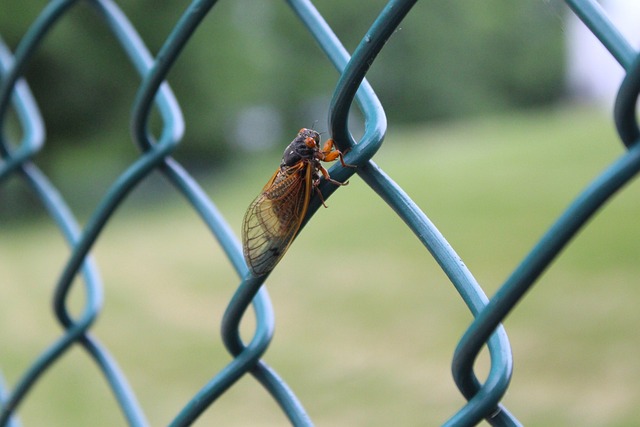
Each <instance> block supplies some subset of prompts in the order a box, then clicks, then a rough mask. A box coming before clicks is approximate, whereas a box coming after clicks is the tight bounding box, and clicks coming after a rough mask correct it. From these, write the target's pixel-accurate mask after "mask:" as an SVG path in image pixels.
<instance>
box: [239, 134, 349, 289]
mask: <svg viewBox="0 0 640 427" xmlns="http://www.w3.org/2000/svg"><path fill="white" fill-rule="evenodd" d="M319 143H320V134H319V133H318V132H316V131H314V130H311V129H306V128H302V129H300V131H299V132H298V135H297V136H296V137H295V138H294V140H293V141H292V142H291V143H290V144H289V145H288V146H287V148H286V149H285V150H284V154H283V155H282V161H281V162H280V167H279V168H278V170H276V172H275V173H274V174H273V176H272V177H271V179H270V180H269V181H268V182H267V184H266V185H265V186H264V188H263V189H262V192H261V193H260V194H259V195H258V197H256V199H255V200H254V201H253V202H252V203H251V204H250V205H249V208H248V209H247V212H246V214H245V216H244V221H243V223H242V243H243V245H242V249H243V252H244V258H245V261H246V262H247V265H248V266H249V269H250V270H251V273H252V274H253V275H255V276H261V275H264V274H266V273H268V272H270V271H271V270H273V268H274V267H275V266H276V264H277V263H278V262H279V261H280V259H281V258H282V256H283V255H284V253H285V252H286V251H287V249H289V246H290V245H291V242H293V239H294V238H295V236H296V234H297V233H298V230H300V225H301V224H302V221H303V220H304V217H305V215H306V213H307V208H308V207H309V201H310V200H311V196H312V193H313V192H316V194H318V196H319V197H320V200H321V201H322V204H323V205H324V206H325V207H326V205H325V204H324V199H323V197H322V194H321V193H320V190H319V189H318V185H319V183H320V176H322V177H324V178H325V179H326V180H327V181H329V182H331V183H333V184H335V185H347V184H348V183H349V182H348V181H347V182H340V181H336V180H334V179H332V178H331V177H330V176H329V172H328V171H327V170H326V169H325V168H324V167H323V166H322V164H321V163H320V162H321V161H324V162H332V161H335V160H337V159H340V163H341V164H342V165H343V166H345V167H354V166H352V165H348V164H346V163H345V162H344V158H343V155H342V153H341V152H340V151H339V150H337V149H335V147H334V142H333V139H329V140H327V142H326V143H325V145H324V146H323V147H322V149H320V148H319Z"/></svg>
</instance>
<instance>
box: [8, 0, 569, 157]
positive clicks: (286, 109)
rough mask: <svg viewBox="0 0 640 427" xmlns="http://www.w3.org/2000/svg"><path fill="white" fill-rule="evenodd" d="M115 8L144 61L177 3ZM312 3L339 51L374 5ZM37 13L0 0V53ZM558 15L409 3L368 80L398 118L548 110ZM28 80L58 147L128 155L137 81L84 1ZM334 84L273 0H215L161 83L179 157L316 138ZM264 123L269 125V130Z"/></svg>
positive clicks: (510, 5) (531, 9)
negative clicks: (310, 134) (304, 134)
mask: <svg viewBox="0 0 640 427" xmlns="http://www.w3.org/2000/svg"><path fill="white" fill-rule="evenodd" d="M120 3H121V7H122V8H123V9H124V11H125V12H126V13H127V15H128V16H129V18H130V19H131V21H132V22H133V24H134V25H135V26H136V28H137V29H138V30H139V32H140V34H141V35H142V37H143V39H144V40H145V41H146V43H147V45H148V47H149V48H150V50H151V51H152V52H157V50H158V49H159V48H160V46H161V45H162V43H163V41H164V40H165V39H166V37H167V35H168V33H169V32H170V31H171V29H172V27H173V25H174V24H175V22H176V21H177V20H178V19H179V16H180V14H181V13H182V12H183V11H184V9H185V8H186V7H187V5H188V4H189V2H188V1H187V0H181V1H177V2H163V3H161V4H159V3H158V2H156V1H153V0H138V1H135V2H120ZM316 3H317V7H318V8H319V10H320V12H321V13H322V14H323V15H324V16H325V18H326V19H327V21H328V22H329V24H330V25H331V26H332V27H333V28H334V30H335V31H336V33H337V34H338V36H339V37H340V38H341V39H342V40H343V42H344V43H345V46H346V47H347V49H349V50H350V51H352V50H353V49H354V48H355V46H356V45H357V43H358V41H359V39H360V38H361V37H362V35H363V34H364V32H365V31H366V29H367V28H368V26H369V25H370V24H371V23H372V22H373V20H374V19H375V16H376V15H377V13H378V12H379V11H380V9H381V8H382V7H383V5H384V4H385V2H384V1H382V0H371V1H369V2H366V3H362V2H353V1H351V2H345V1H344V0H323V1H317V2H316ZM44 4H45V3H44V2H33V1H25V0H0V35H1V36H2V37H3V38H4V39H5V40H6V41H7V42H8V44H9V45H10V47H11V48H15V46H16V45H17V43H18V42H19V40H20V37H21V36H22V35H23V34H24V32H25V31H26V29H27V28H28V25H29V24H30V23H31V22H32V21H33V19H34V18H35V17H36V16H37V13H38V12H39V10H40V9H41V8H42V7H43V6H44ZM363 5H364V7H363ZM557 8H558V7H557V5H556V4H555V3H553V2H550V1H545V2H513V1H511V0H489V1H484V2H469V1H423V2H419V3H418V4H417V5H416V6H415V8H414V10H413V11H412V12H411V13H410V14H409V16H408V17H407V19H406V20H405V22H404V23H403V24H402V26H401V29H399V30H398V31H397V32H396V33H395V34H394V36H393V37H392V38H391V39H390V40H389V44H388V46H387V47H386V48H385V49H384V50H383V51H382V54H381V56H380V58H379V60H377V61H376V62H375V64H374V65H373V67H372V69H371V72H370V74H369V81H370V82H371V84H372V85H373V87H374V89H376V91H377V93H378V94H379V96H380V98H381V100H382V101H383V105H384V106H385V108H386V112H387V114H388V116H389V117H390V119H392V120H394V121H395V122H396V123H405V122H414V121H423V120H433V119H439V118H450V117H457V116H461V115H466V114H477V113H480V112H491V111H496V110H504V109H508V108H520V107H528V106H533V105H544V104H547V103H550V102H554V101H555V100H557V99H558V98H559V97H560V96H561V95H562V85H563V69H562V68H563V63H564V60H563V40H562V26H561V25H560V21H559V19H558V16H559V12H558V10H557ZM27 78H28V80H29V83H30V85H31V87H32V89H33V91H34V93H35V96H36V99H37V100H38V101H39V103H40V107H41V109H42V112H43V115H44V117H45V121H46V124H47V131H48V135H49V136H50V137H51V138H52V140H56V144H58V140H59V141H60V143H63V144H67V145H78V144H87V143H90V142H91V140H95V141H99V142H104V143H106V142H107V141H109V140H112V141H113V140H121V141H122V143H117V142H109V143H108V147H109V148H108V149H110V150H114V151H115V152H116V153H117V152H119V150H131V149H132V145H131V144H130V143H129V142H128V132H129V130H128V120H129V114H130V110H131V103H132V101H133V98H134V94H135V91H136V89H137V86H138V84H139V81H140V79H139V77H138V76H137V75H136V74H135V71H134V70H133V67H132V66H131V65H130V64H128V62H127V60H126V58H125V56H124V54H123V53H122V52H121V50H120V48H119V46H118V45H117V43H116V42H115V40H114V39H113V37H112V36H111V35H110V33H109V32H108V29H107V28H106V26H105V25H104V24H103V23H102V22H101V21H100V20H99V19H98V18H97V16H96V15H95V11H93V10H92V8H91V6H90V5H89V2H79V3H78V5H77V6H75V7H74V8H73V10H72V11H71V12H70V13H69V14H68V15H67V16H64V17H63V19H62V20H61V21H60V23H59V25H58V26H57V27H56V29H55V30H54V32H53V33H52V34H51V36H50V37H48V38H47V39H46V40H45V43H44V45H43V46H42V48H41V49H40V51H39V52H38V54H37V55H36V56H35V57H34V59H33V62H32V63H31V64H30V66H29V68H28V70H27ZM337 78H338V74H337V73H336V72H335V71H334V70H333V66H332V65H331V64H329V63H328V61H326V60H325V57H324V56H323V55H322V54H321V53H320V51H319V49H318V47H317V46H316V45H315V43H314V42H313V40H312V38H311V36H310V35H309V34H308V33H307V32H306V31H305V29H304V28H303V27H302V26H301V25H300V23H299V21H298V20H297V18H296V17H295V16H294V14H293V13H292V12H291V11H290V10H289V9H288V7H287V6H286V4H285V2H283V1H266V0H234V1H221V2H219V4H217V5H216V6H215V7H214V8H213V10H212V13H211V14H210V16H209V17H208V18H207V20H206V21H205V22H204V24H203V25H202V27H201V28H199V29H198V31H197V32H196V34H195V36H194V38H193V39H192V40H191V42H190V43H189V45H188V46H187V48H186V49H185V51H184V52H183V53H182V55H181V57H180V58H179V61H178V63H177V64H176V66H175V68H174V69H173V70H172V72H171V74H170V76H169V82H170V84H171V86H172V88H173V89H174V91H175V92H176V95H177V97H178V100H179V101H180V103H181V106H182V108H183V112H184V114H185V118H186V123H187V133H186V136H185V143H184V144H183V145H182V146H181V147H180V148H179V155H181V156H184V157H183V158H184V159H185V160H194V161H195V160H196V159H198V158H202V155H201V154H202V153H203V152H207V153H208V154H207V157H208V161H210V159H212V158H214V159H224V158H225V156H226V155H227V154H228V152H229V151H230V148H231V147H233V144H235V143H236V142H237V139H238V138H242V139H247V138H250V136H248V135H254V138H257V139H259V141H258V140H256V141H243V142H246V143H245V144H242V145H243V146H246V147H260V146H268V145H269V144H270V143H271V142H278V144H279V145H280V146H281V145H282V144H283V142H282V138H284V139H285V140H287V139H289V137H290V135H291V134H292V132H294V133H295V130H297V129H298V128H299V127H301V126H311V125H313V123H314V122H316V121H317V123H318V124H317V126H318V127H319V129H320V130H325V129H326V122H325V121H326V113H325V112H326V108H327V104H328V101H329V99H330V98H331V95H332V93H331V91H332V88H333V87H334V85H335V82H336V81H337ZM252 122H253V123H252ZM269 123H272V124H274V123H275V124H274V125H273V126H269V127H268V128H269V131H268V132H267V131H265V128H266V127H267V126H266V124H269ZM280 128H281V129H280ZM282 129H285V130H284V131H283V130H282ZM291 129H294V130H293V131H292V130H291ZM97 135H99V136H97ZM89 139H91V140H89ZM104 145H106V144H102V148H101V149H106V147H104Z"/></svg>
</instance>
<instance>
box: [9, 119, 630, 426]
mask: <svg viewBox="0 0 640 427" xmlns="http://www.w3.org/2000/svg"><path fill="white" fill-rule="evenodd" d="M391 129H392V131H391V132H390V134H389V135H388V136H387V138H386V141H385V144H384V145H383V147H382V149H381V151H380V152H379V153H378V154H377V155H376V158H375V161H376V162H377V163H378V164H379V166H381V167H382V168H383V169H384V170H385V171H386V172H387V173H388V174H389V175H390V176H391V177H392V178H394V179H395V180H396V181H397V182H398V183H399V184H400V185H401V186H402V187H403V188H404V189H405V190H406V192H407V193H408V194H409V195H410V196H411V197H412V198H413V199H414V200H415V201H416V203H417V204H418V205H419V206H420V207H421V208H422V209H423V210H424V211H425V212H426V214H427V215H428V216H429V217H430V219H431V220H432V221H433V222H434V223H435V224H436V225H437V226H438V227H439V229H440V230H441V232H442V233H443V234H444V235H445V236H446V237H447V239H448V240H449V242H450V243H451V244H452V245H453V247H454V248H455V249H456V251H457V252H458V253H459V254H460V255H461V256H462V258H463V260H464V261H465V263H466V264H467V265H468V266H469V268H470V269H471V271H472V272H473V273H474V274H475V276H476V278H477V279H478V281H479V282H480V284H481V285H482V286H483V287H484V288H485V290H486V292H487V293H488V294H489V295H491V294H493V292H495V290H496V289H497V288H498V287H499V286H500V284H501V283H502V282H503V281H504V279H505V278H506V277H507V276H508V274H509V273H510V271H512V270H513V269H514V268H515V266H516V265H517V264H518V262H519V261H520V260H521V259H522V257H523V256H524V255H525V254H526V253H527V251H528V250H529V249H530V248H531V246H532V245H533V244H534V243H535V242H536V240H537V239H538V238H539V237H540V236H541V235H542V234H543V233H544V231H545V230H546V229H547V228H548V227H549V226H550V225H551V224H552V222H553V221H554V219H555V218H556V217H557V216H558V215H559V214H560V213H561V211H562V210H563V209H564V208H565V207H566V206H567V205H568V204H569V203H570V201H571V200H572V199H573V198H574V197H575V195H576V194H577V193H578V192H579V191H580V190H581V189H582V188H584V186H585V185H586V184H587V183H588V182H589V181H590V180H591V179H593V177H595V176H596V175H597V174H598V173H599V172H600V171H602V170H603V169H604V168H605V167H606V166H607V165H608V164H609V163H610V162H611V161H613V160H614V159H615V158H616V157H618V156H619V155H621V154H622V153H623V149H622V146H621V144H620V143H619V142H618V140H617V138H616V137H615V132H614V129H613V124H612V121H611V120H610V119H609V118H608V117H605V116H604V115H602V114H600V113H598V112H594V111H591V110H588V109H576V108H558V109H548V110H543V111H531V112H528V113H519V114H513V115H500V116H495V117H488V118H483V119H475V120H472V121H457V122H449V123H443V124H439V125H428V126H427V125H422V126H415V127H411V128H402V129H394V126H393V123H392V124H391ZM278 162H279V159H278V157H277V155H276V154H274V155H265V156H263V157H260V156H252V157H251V158H248V159H244V160H243V161H242V162H241V163H240V162H238V165H237V166H238V167H236V168H230V169H229V171H227V172H225V173H222V172H221V173H218V174H215V175H214V178H211V179H207V180H205V181H203V185H204V187H205V189H206V190H207V191H208V193H209V194H210V195H211V197H212V198H213V199H214V200H215V201H216V203H217V205H218V207H219V208H220V209H221V211H222V212H223V213H224V215H225V216H226V218H227V219H228V220H229V222H230V223H231V226H232V227H233V228H234V229H235V230H236V231H239V228H240V223H241V220H242V215H243V213H244V209H245V208H246V206H247V205H248V203H249V202H250V201H251V200H252V198H253V197H254V196H255V195H256V193H257V192H258V191H259V190H260V188H262V185H263V184H264V183H265V182H266V180H267V179H268V177H269V176H270V175H271V173H273V171H274V170H275V167H276V166H277V164H278ZM151 180H152V181H153V183H152V184H153V185H154V191H160V192H162V194H165V197H164V199H163V201H162V203H157V204H155V205H153V206H148V207H146V208H142V207H141V204H140V203H136V202H135V200H136V198H139V199H143V198H144V197H145V196H144V194H143V193H144V191H145V187H144V186H143V187H142V188H141V189H139V190H136V192H134V194H133V195H132V200H130V201H127V203H125V205H124V206H123V207H122V208H121V210H120V211H119V212H118V213H117V214H116V216H115V217H114V219H113V221H112V222H110V223H109V225H108V226H107V227H106V230H105V232H104V233H103V235H102V236H101V237H100V239H99V241H98V243H97V246H96V248H95V251H94V255H95V257H96V259H97V261H98V264H99V266H100V271H101V273H102V276H103V280H104V286H105V307H104V310H103V313H102V314H101V315H100V317H99V319H98V322H97V324H96V326H95V328H94V329H93V333H94V335H96V336H97V337H98V338H99V339H100V340H101V342H102V343H104V345H105V346H106V347H108V348H109V349H110V351H111V352H112V355H113V356H114V357H115V358H116V359H117V360H118V361H119V363H120V364H121V367H122V369H123V370H124V372H125V374H126V375H127V377H128V378H129V380H130V382H131V385H132V387H133V388H134V390H135V392H136V393H137V395H138V397H139V399H140V402H141V404H142V406H143V408H144V409H145V411H146V413H147V416H148V417H149V420H150V423H151V425H165V424H167V423H168V422H169V421H170V420H171V419H172V417H173V416H174V415H175V414H176V413H177V412H178V411H179V410H180V408H181V407H182V406H183V405H184V404H185V403H186V402H187V401H188V400H189V399H190V397H191V396H192V395H193V394H194V393H195V392H196V391H197V390H198V389H200V387H202V386H203V385H204V384H205V383H206V382H207V381H208V380H209V379H210V378H211V377H212V376H213V375H215V374H216V373H217V372H218V371H219V370H220V369H222V367H224V366H225V364H226V363H228V362H229V361H230V357H229V356H228V355H227V353H226V351H225V350H224V347H223V345H222V343H221V342H220V338H219V335H218V331H219V323H220V318H221V316H222V313H223V311H224V309H225V306H226V303H227V301H228V300H229V299H230V297H231V295H232V294H233V291H234V289H235V287H236V286H237V283H238V279H237V277H236V276H235V274H234V273H233V271H232V270H231V268H230V265H229V263H228V262H227V261H226V260H225V259H224V257H223V256H222V253H221V251H220V250H219V248H217V246H216V244H215V241H214V240H213V238H212V237H211V236H210V234H209V232H208V231H207V229H206V228H205V226H204V225H203V224H202V223H201V221H200V220H199V219H198V218H197V216H196V215H195V214H194V213H193V212H191V210H190V209H189V208H188V207H187V206H186V205H185V203H184V202H183V200H182V198H181V197H180V196H179V195H177V194H175V192H174V191H173V190H172V189H171V188H170V187H169V186H168V185H167V184H165V183H164V182H163V181H162V180H161V179H160V178H159V177H157V176H155V177H152V178H151ZM63 191H64V189H63ZM639 192H640V188H638V185H637V183H632V184H631V185H630V186H628V187H627V188H625V189H624V191H622V192H621V194H619V195H617V196H616V197H615V198H614V199H613V202H612V203H610V204H609V205H608V206H606V208H605V209H604V210H603V211H602V212H601V213H600V214H599V215H598V216H597V217H596V218H595V219H594V220H593V221H591V223H590V224H589V226H588V227H587V228H586V229H585V230H584V231H583V232H582V233H580V235H579V236H578V238H577V239H575V241H574V242H573V243H572V244H571V245H570V246H569V248H568V249H567V250H566V251H565V252H564V253H563V254H562V256H561V257H560V258H559V259H558V260H556V261H555V262H554V264H553V265H552V267H551V268H550V270H549V271H548V272H547V273H545V274H544V276H543V277H542V279H541V280H540V281H539V283H538V284H537V286H536V287H534V288H533V291H532V292H531V293H530V294H529V295H528V296H527V298H525V300H524V301H523V302H522V303H521V304H520V305H519V306H518V307H517V308H516V310H515V311H514V312H513V313H512V315H511V316H510V317H509V318H508V319H507V321H506V323H505V326H506V328H507V332H508V334H509V337H510V339H511V342H512V345H513V351H514V358H515V371H514V377H513V381H512V385H511V387H510V389H509V391H508V393H507V396H506V398H505V403H506V405H507V406H508V407H509V409H510V410H512V412H513V413H514V414H516V415H517V416H518V418H519V419H520V420H521V421H522V422H524V424H525V425H532V426H546V425H582V426H597V425H610V426H613V425H619V426H623V425H633V424H634V423H636V422H637V420H638V419H640V413H639V412H640V411H639V410H638V402H639V401H640V386H639V385H638V384H640V364H638V361H637V354H638V353H639V351H640V338H639V337H638V334H637V332H636V331H637V327H638V324H640V312H639V311H638V310H637V308H636V306H637V302H638V300H639V299H640V289H638V287H637V286H636V284H637V277H639V273H640V263H638V254H639V253H640V241H639V239H638V235H639V234H640V231H639V230H638V228H637V227H636V224H635V222H636V219H637V218H638V213H640V197H638V196H639V195H640V194H639ZM327 204H328V205H329V208H328V209H321V210H320V211H319V212H318V213H317V215H316V216H315V217H314V218H313V220H312V221H311V222H310V223H309V224H308V225H307V227H306V228H305V229H304V230H303V232H302V233H301V234H300V236H299V237H298V239H297V240H296V242H295V243H294V244H293V246H292V247H291V249H290V251H289V253H288V254H287V256H286V257H285V258H284V259H283V261H282V262H281V263H280V265H279V266H278V268H277V269H276V270H275V271H274V273H273V274H272V276H271V277H270V279H269V281H268V283H267V287H268V289H269V292H270V296H271V299H272V302H273V305H274V310H275V314H276V329H277V330H276V334H275V337H274V340H273V342H272V345H271V347H270V348H269V350H268V351H267V353H266V355H265V360H266V361H267V363H269V364H270V365H272V366H273V367H274V368H275V369H276V370H277V371H278V372H279V373H280V374H281V376H282V377H283V378H284V379H285V380H286V381H287V383H288V384H289V385H290V386H291V387H292V388H293V390H294V391H295V392H296V394H297V395H298V397H299V398H300V399H301V401H302V402H303V404H304V405H305V407H306V409H307V410H308V412H309V414H310V416H311V418H312V419H313V420H314V421H315V422H316V424H317V425H319V426H387V425H392V423H393V424H396V425H407V426H413V425H437V424H439V423H442V422H443V421H444V420H446V419H447V418H448V417H449V416H451V415H452V414H453V413H454V412H455V411H456V410H457V409H458V408H459V407H460V406H461V405H462V404H463V400H462V398H461V397H460V396H459V393H458V392H457V391H456V388H455V386H454V385H453V382H452V380H451V375H450V361H451V355H452V353H453V350H454V348H455V345H456V343H457V341H458V339H459V338H460V336H461V335H462V333H463V332H464V330H465V329H466V327H467V326H468V324H469V322H470V321H471V316H470V314H469V313H468V311H467V309H466V308H465V307H464V305H463V303H462V302H461V300H460V298H459V297H458V296H457V294H456V293H455V290H454V289H453V287H452V286H451V285H450V283H449V282H448V280H447V278H446V277H445V276H444V274H443V273H442V272H441V271H440V270H439V268H438V266H437V264H436V263H435V261H433V260H432V259H431V258H430V256H429V254H428V252H427V251H426V250H425V249H424V248H423V247H422V246H421V245H420V244H419V242H418V241H417V239H416V238H415V237H414V236H413V235H412V234H411V233H410V232H409V231H408V230H407V229H406V227H405V226H404V225H403V223H402V222H401V220H400V219H398V218H397V217H396V216H395V215H394V214H393V212H392V211H391V210H390V209H389V208H388V207H387V206H386V205H385V204H384V203H383V202H381V201H380V200H379V199H378V198H377V197H376V196H375V194H374V193H372V191H371V190H369V189H368V187H366V186H365V185H364V184H363V183H362V182H361V181H360V180H359V179H358V178H357V177H354V178H353V179H352V180H351V184H350V185H349V186H348V187H345V188H342V189H340V190H339V191H337V192H336V193H335V194H334V195H333V196H332V197H331V198H330V199H329V200H328V201H327ZM309 254H313V255H312V256H310V255H309ZM66 256H67V249H66V247H65V245H64V243H63V242H62V240H61V239H60V237H59V236H58V233H57V232H56V231H55V229H54V228H53V227H52V226H51V225H50V224H48V223H47V222H46V221H42V222H38V223H34V224H31V225H29V226H14V227H12V228H6V227H5V228H2V229H0V292H1V295H2V297H1V298H0V301H1V303H0V304H1V309H0V342H2V343H3V345H2V351H0V368H1V369H2V373H3V374H4V376H5V377H6V379H7V382H8V383H9V384H13V383H14V382H15V381H16V379H17V377H18V376H19V375H20V373H21V372H23V371H24V369H26V368H27V367H28V365H29V364H30V363H32V362H33V360H34V359H35V358H36V357H37V355H38V354H39V353H40V352H41V351H42V350H43V349H44V348H45V347H46V346H47V345H48V344H49V343H51V342H52V341H53V340H54V339H55V338H56V337H57V336H58V335H59V333H60V332H59V328H58V326H57V325H56V324H55V322H54V321H53V316H52V314H51V311H50V309H49V307H50V305H51V302H50V300H51V295H52V292H53V286H54V285H55V281H56V279H57V277H58V275H59V274H60V272H61V270H62V268H63V263H64V261H65V258H66ZM79 284H80V283H77V284H76V285H79ZM76 287H77V288H78V289H77V290H76V291H75V292H76V294H74V295H73V298H72V299H73V302H72V304H73V306H74V307H76V308H78V309H79V308H80V307H81V305H82V298H83V295H82V291H81V287H80V286H76ZM249 317H251V315H249ZM252 321H253V320H252V319H251V318H249V319H247V321H246V323H247V324H246V325H244V328H245V333H246V336H247V337H249V336H250V333H251V330H252ZM478 370H479V372H486V358H483V359H481V360H480V362H479V366H478ZM19 414H20V416H21V419H22V421H23V422H24V425H49V426H54V425H65V426H66V425H78V426H80V425H93V426H114V425H123V424H124V422H123V420H122V417H121V416H120V414H119V412H118V409H117V407H116V405H115V403H114V400H113V398H112V397H111V396H110V394H109V392H108V390H107V387H106V385H105V382H104V380H103V379H102V378H101V376H100V375H99V373H98V371H97V369H96V368H95V366H94V365H93V363H92V362H91V361H90V360H89V359H88V357H86V355H85V354H84V353H83V352H82V351H81V350H79V349H74V350H72V351H71V352H70V353H69V354H67V355H66V356H65V357H63V358H62V359H61V361H60V362H59V363H57V364H55V365H54V366H53V368H52V369H51V370H50V371H48V372H47V373H46V374H45V376H44V377H43V378H42V380H41V381H40V382H39V383H38V384H37V385H36V386H35V388H34V389H33V392H32V393H31V394H30V395H29V396H28V398H27V399H26V400H25V402H24V403H23V405H22V406H21V407H20V410H19ZM284 424H286V420H285V418H284V416H283V415H282V414H281V413H280V412H279V410H278V409H277V407H276V404H275V403H274V402H273V401H272V400H271V399H270V397H269V396H268V395H267V393H266V392H264V391H263V390H262V388H261V387H260V386H259V385H258V384H257V383H256V382H255V381H253V379H252V378H250V377H247V378H244V379H243V380H241V381H240V382H239V383H238V384H237V385H236V386H235V387H233V388H232V389H231V390H230V391H229V392H228V393H226V394H225V395H224V396H223V397H222V398H221V399H220V400H219V401H218V402H216V403H215V404H214V405H213V406H212V407H211V408H210V409H209V410H208V411H207V412H206V413H205V415H204V416H203V417H202V418H201V419H200V420H199V422H198V423H196V425H225V426H246V425H256V426H257V425H260V426H272V425H273V426H275V425H284Z"/></svg>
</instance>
